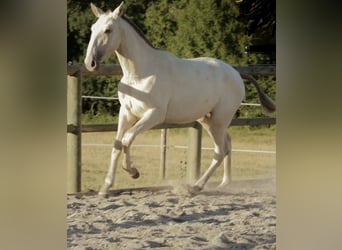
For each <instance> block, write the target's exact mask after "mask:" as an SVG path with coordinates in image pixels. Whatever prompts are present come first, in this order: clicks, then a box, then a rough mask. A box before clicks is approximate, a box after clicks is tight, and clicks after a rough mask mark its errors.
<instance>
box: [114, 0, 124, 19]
mask: <svg viewBox="0 0 342 250" xmlns="http://www.w3.org/2000/svg"><path fill="white" fill-rule="evenodd" d="M123 5H124V2H121V3H120V5H119V6H118V7H117V8H116V9H115V10H114V11H113V17H114V18H117V17H119V16H122V14H123V13H124V11H123Z"/></svg>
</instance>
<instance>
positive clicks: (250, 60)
mask: <svg viewBox="0 0 342 250" xmlns="http://www.w3.org/2000/svg"><path fill="white" fill-rule="evenodd" d="M92 2H93V3H95V4H96V5H97V6H99V7H101V8H102V9H104V10H107V9H111V10H113V9H114V8H115V7H116V6H118V5H119V4H120V2H121V0H106V1H98V0H93V1H92ZM89 4H90V1H84V0H68V12H67V18H68V27H67V29H68V30H67V31H68V33H67V40H68V41H67V42H68V53H67V58H68V61H69V62H72V63H83V60H84V56H85V51H86V47H87V44H88V41H89V37H90V26H91V24H92V23H93V22H95V20H96V18H95V17H94V15H93V14H92V12H91V10H90V6H89ZM125 9H126V12H125V13H126V16H127V17H128V18H129V19H131V20H132V21H133V22H134V23H135V24H137V26H138V27H140V28H141V30H142V31H143V32H144V33H145V34H146V37H147V38H148V39H149V40H150V41H151V43H152V44H153V45H154V46H156V47H159V48H162V49H165V50H168V51H170V52H172V53H174V54H175V55H177V56H179V57H187V58H190V57H198V56H210V57H215V58H219V59H222V60H224V61H226V62H228V63H230V64H232V65H246V64H257V63H258V64H260V63H262V64H263V63H275V53H274V52H275V51H274V49H273V50H271V51H267V53H266V54H265V53H259V54H255V53H248V52H250V49H249V48H251V47H252V46H253V43H254V44H260V43H261V44H262V43H264V44H268V45H269V44H271V45H275V39H274V37H275V0H272V1H268V0H255V1H251V0H243V1H241V0H240V1H233V0H215V1H214V0H212V1H208V0H196V1H191V0H153V1H152V0H126V1H125ZM265 11H266V12H265ZM260 20H264V21H260ZM261 31H262V32H261ZM108 62H111V63H116V62H117V61H116V58H115V56H112V57H111V58H110V59H108ZM118 79H119V78H118V77H96V78H95V77H87V78H84V79H83V95H94V96H116V92H117V82H118ZM259 80H260V79H259ZM274 80H275V78H264V79H262V81H261V82H262V86H263V88H264V89H265V90H266V92H267V93H268V94H270V96H271V97H272V98H273V99H274V98H275V84H274V83H275V82H274ZM246 88H247V95H246V101H248V102H258V100H257V93H256V90H255V88H254V87H252V86H250V84H246ZM118 108H119V103H118V101H106V100H89V99H85V100H84V101H83V111H84V112H85V113H88V114H91V115H99V114H111V115H115V114H116V113H117V112H118ZM243 109H244V110H243V111H241V113H242V114H243V115H251V114H253V115H260V114H261V112H260V111H252V109H250V108H243Z"/></svg>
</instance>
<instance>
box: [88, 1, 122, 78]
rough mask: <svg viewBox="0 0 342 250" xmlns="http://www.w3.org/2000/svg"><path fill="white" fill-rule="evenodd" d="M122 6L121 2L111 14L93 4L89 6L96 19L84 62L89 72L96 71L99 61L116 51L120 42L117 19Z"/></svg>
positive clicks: (120, 13)
mask: <svg viewBox="0 0 342 250" xmlns="http://www.w3.org/2000/svg"><path fill="white" fill-rule="evenodd" d="M122 6H123V2H122V3H121V4H120V5H119V6H118V7H117V8H116V9H115V10H114V11H113V12H111V11H107V12H103V11H102V10H101V9H100V8H98V7H96V6H95V5H94V4H93V3H91V4H90V7H91V10H92V11H93V13H94V15H95V16H96V17H97V18H98V19H97V21H96V22H95V23H94V24H93V25H92V26H91V37H90V41H89V44H88V48H87V55H86V58H85V60H84V63H85V66H86V68H87V69H88V70H89V71H94V70H97V69H98V67H99V66H100V63H101V61H102V60H103V59H104V58H105V57H106V56H108V55H110V54H112V53H113V52H114V51H115V50H117V49H118V47H119V45H120V41H121V31H120V28H119V25H118V18H119V17H120V16H121V15H122V14H123V8H122Z"/></svg>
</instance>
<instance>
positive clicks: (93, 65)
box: [91, 60, 96, 68]
mask: <svg viewBox="0 0 342 250" xmlns="http://www.w3.org/2000/svg"><path fill="white" fill-rule="evenodd" d="M95 66H96V62H95V61H94V60H93V61H91V67H92V68H95Z"/></svg>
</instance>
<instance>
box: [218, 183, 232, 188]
mask: <svg viewBox="0 0 342 250" xmlns="http://www.w3.org/2000/svg"><path fill="white" fill-rule="evenodd" d="M229 184H230V182H228V181H224V182H222V183H221V184H220V185H218V186H217V188H218V189H226V188H227V187H228V186H229Z"/></svg>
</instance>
